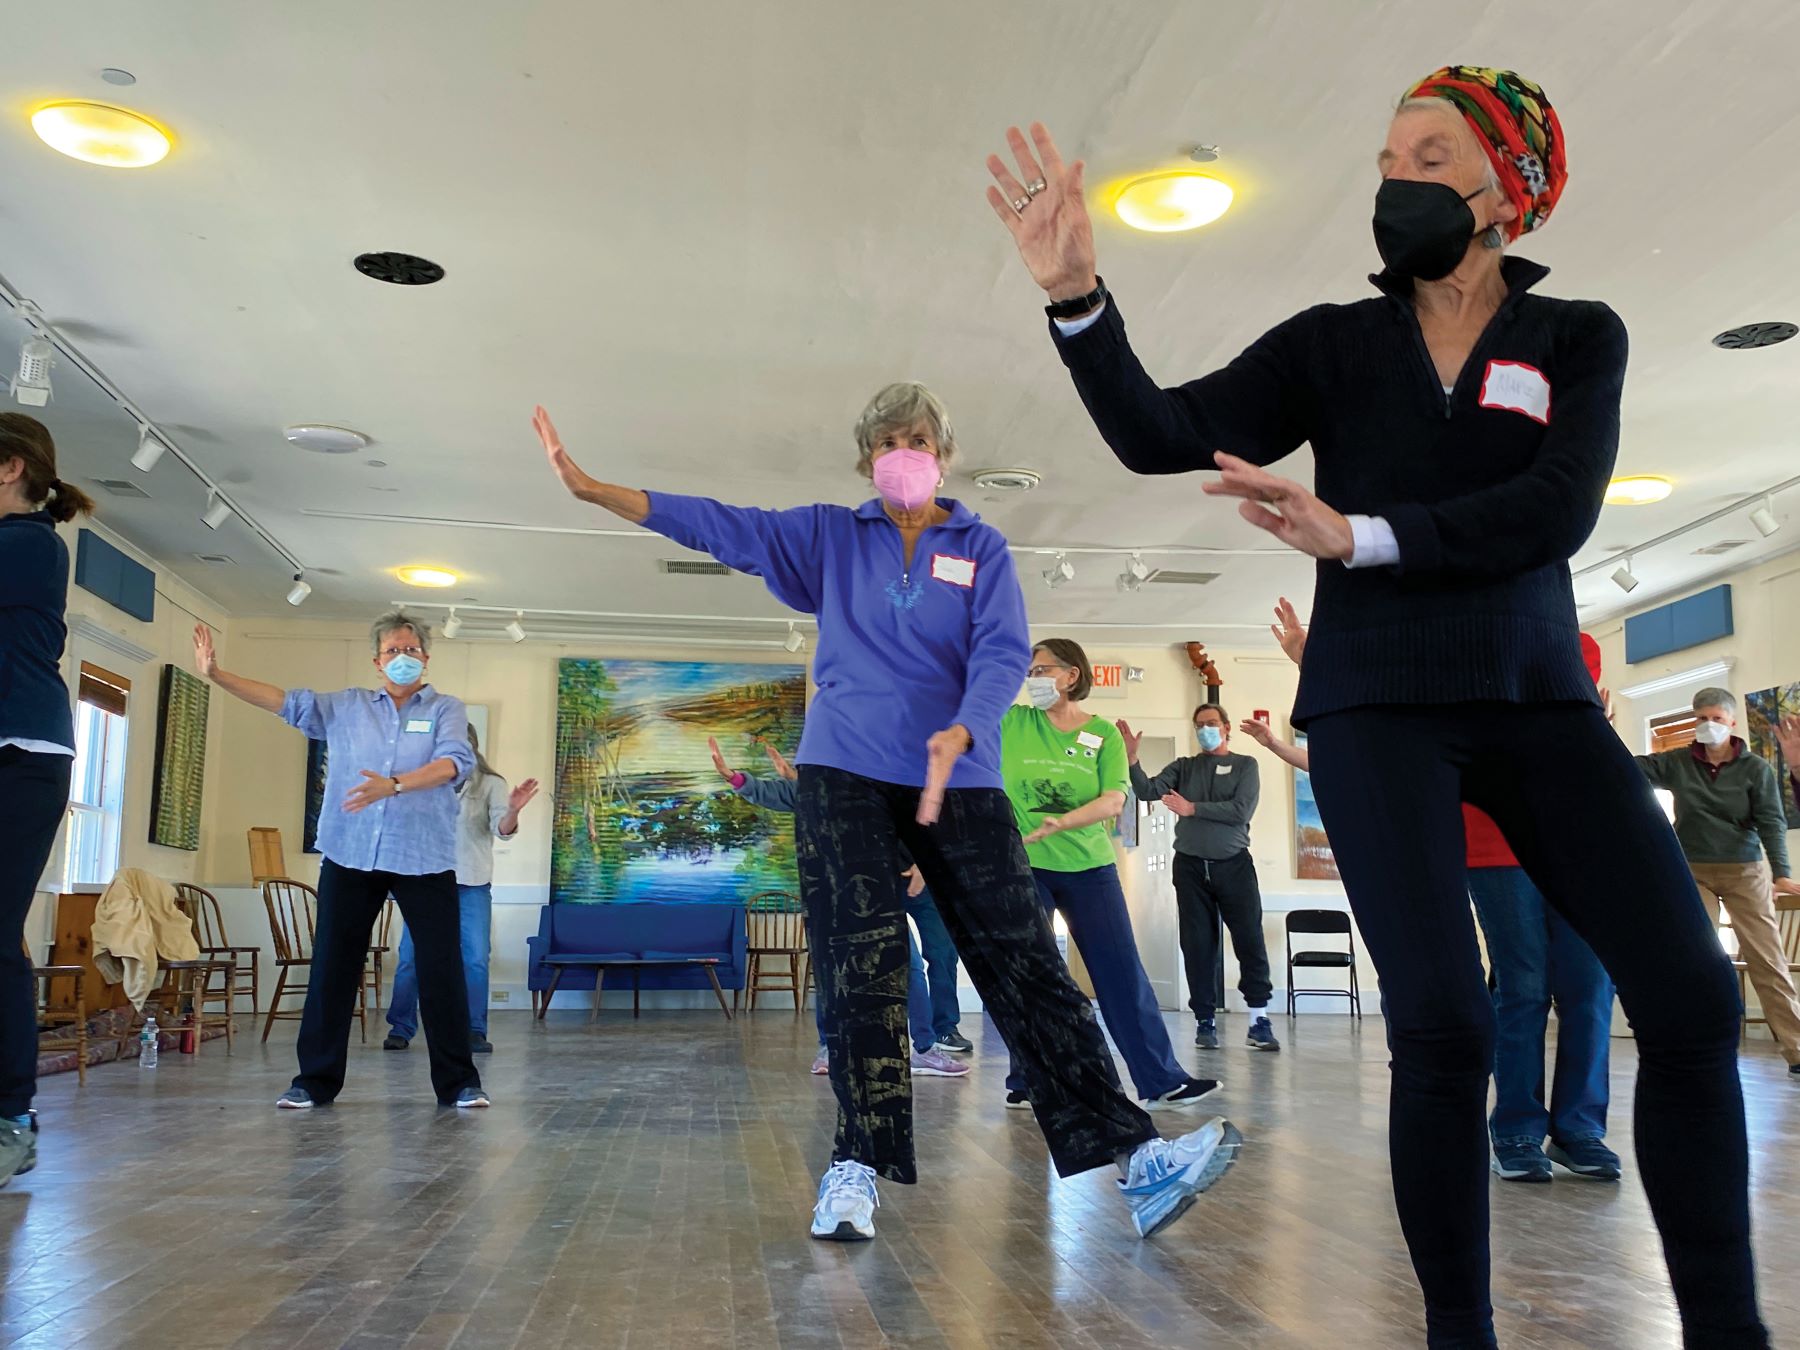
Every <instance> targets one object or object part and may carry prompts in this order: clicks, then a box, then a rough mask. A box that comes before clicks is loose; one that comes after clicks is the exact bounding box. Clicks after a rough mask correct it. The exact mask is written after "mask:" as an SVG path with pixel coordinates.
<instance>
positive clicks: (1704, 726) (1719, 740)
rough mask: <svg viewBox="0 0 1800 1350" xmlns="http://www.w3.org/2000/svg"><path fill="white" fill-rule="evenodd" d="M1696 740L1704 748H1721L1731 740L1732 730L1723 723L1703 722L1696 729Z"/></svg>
mask: <svg viewBox="0 0 1800 1350" xmlns="http://www.w3.org/2000/svg"><path fill="white" fill-rule="evenodd" d="M1694 739H1695V740H1697V741H1699V742H1700V744H1702V745H1704V746H1709V747H1711V746H1719V745H1723V744H1725V742H1726V741H1728V740H1730V739H1731V728H1730V727H1728V726H1726V725H1725V724H1724V723H1723V722H1702V723H1701V724H1700V725H1699V726H1697V727H1695V728H1694Z"/></svg>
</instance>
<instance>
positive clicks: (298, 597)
mask: <svg viewBox="0 0 1800 1350" xmlns="http://www.w3.org/2000/svg"><path fill="white" fill-rule="evenodd" d="M311 594H312V587H311V586H309V585H307V584H306V573H304V572H296V573H294V585H293V587H292V589H290V590H289V591H288V593H287V602H288V603H289V604H290V605H298V604H300V603H301V602H302V601H303V600H305V599H306V597H307V596H309V595H311Z"/></svg>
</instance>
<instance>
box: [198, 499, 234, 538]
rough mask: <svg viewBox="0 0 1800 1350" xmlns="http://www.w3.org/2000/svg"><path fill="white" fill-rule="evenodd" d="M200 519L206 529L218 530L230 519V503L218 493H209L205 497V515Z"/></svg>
mask: <svg viewBox="0 0 1800 1350" xmlns="http://www.w3.org/2000/svg"><path fill="white" fill-rule="evenodd" d="M200 519H201V520H203V521H204V522H205V523H206V528H207V529H209V530H216V529H218V528H219V526H221V525H223V524H224V523H225V522H226V521H228V520H230V519H231V503H230V502H228V501H226V500H225V499H224V498H223V497H221V496H220V495H219V494H218V493H216V492H209V493H208V494H207V495H206V514H205V515H203V516H201V517H200Z"/></svg>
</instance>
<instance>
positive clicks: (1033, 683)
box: [1025, 675, 1062, 712]
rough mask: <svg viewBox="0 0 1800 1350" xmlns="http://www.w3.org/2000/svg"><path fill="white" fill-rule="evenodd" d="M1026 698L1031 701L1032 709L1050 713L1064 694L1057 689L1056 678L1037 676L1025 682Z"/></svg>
mask: <svg viewBox="0 0 1800 1350" xmlns="http://www.w3.org/2000/svg"><path fill="white" fill-rule="evenodd" d="M1025 697H1026V698H1028V699H1030V700H1031V706H1032V707H1034V708H1040V709H1042V710H1043V711H1045V712H1048V711H1049V710H1050V709H1052V708H1054V707H1055V706H1056V701H1057V700H1058V699H1059V698H1061V697H1062V694H1061V692H1060V691H1059V690H1058V689H1057V687H1056V677H1055V676H1053V675H1037V676H1033V677H1032V678H1030V679H1028V680H1026V681H1025Z"/></svg>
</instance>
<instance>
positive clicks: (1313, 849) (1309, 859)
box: [1294, 731, 1342, 881]
mask: <svg viewBox="0 0 1800 1350" xmlns="http://www.w3.org/2000/svg"><path fill="white" fill-rule="evenodd" d="M1294 744H1295V745H1299V746H1304V745H1305V744H1306V733H1305V732H1303V731H1300V732H1295V733H1294ZM1294 875H1295V876H1297V877H1299V878H1300V879H1301V880H1302V881H1341V880H1342V878H1341V877H1339V876H1338V865H1337V858H1336V857H1335V856H1333V854H1332V852H1331V840H1329V839H1327V838H1326V837H1325V822H1324V821H1323V820H1321V819H1320V818H1319V804H1318V803H1317V802H1315V801H1314V800H1313V790H1312V777H1311V775H1310V774H1305V773H1302V772H1301V771H1300V770H1299V769H1295V770H1294Z"/></svg>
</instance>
